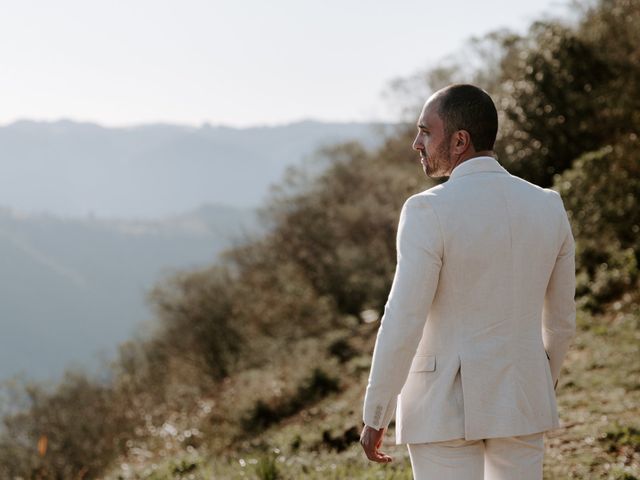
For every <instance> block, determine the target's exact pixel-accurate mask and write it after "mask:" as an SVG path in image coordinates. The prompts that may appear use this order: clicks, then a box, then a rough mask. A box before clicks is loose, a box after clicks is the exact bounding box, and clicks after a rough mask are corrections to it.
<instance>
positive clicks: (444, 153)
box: [412, 96, 451, 177]
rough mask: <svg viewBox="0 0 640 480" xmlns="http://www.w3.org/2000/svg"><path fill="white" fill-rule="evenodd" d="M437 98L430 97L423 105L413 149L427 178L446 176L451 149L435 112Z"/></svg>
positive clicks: (440, 120) (441, 123)
mask: <svg viewBox="0 0 640 480" xmlns="http://www.w3.org/2000/svg"><path fill="white" fill-rule="evenodd" d="M437 107H438V100H437V97H435V96H431V98H429V100H427V102H426V103H425V104H424V107H423V108H422V112H421V114H420V118H419V119H418V125H417V126H418V134H417V135H416V138H415V140H414V141H413V145H412V147H413V149H414V150H416V151H418V152H419V153H420V163H422V169H423V170H424V173H425V174H426V175H427V176H428V177H444V176H446V175H448V171H449V164H450V156H451V147H450V145H449V139H448V138H445V134H444V124H443V122H442V119H441V118H440V116H439V115H438V112H437Z"/></svg>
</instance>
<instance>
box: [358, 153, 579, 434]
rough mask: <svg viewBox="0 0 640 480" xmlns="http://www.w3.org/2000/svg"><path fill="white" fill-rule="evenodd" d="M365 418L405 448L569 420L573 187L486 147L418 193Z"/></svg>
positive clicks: (405, 210)
mask: <svg viewBox="0 0 640 480" xmlns="http://www.w3.org/2000/svg"><path fill="white" fill-rule="evenodd" d="M396 247H397V265H396V271H395V275H394V278H393V284H392V287H391V290H390V293H389V297H388V300H387V303H386V305H385V309H384V315H383V317H382V320H381V323H380V327H379V329H378V333H377V337H376V343H375V347H374V352H373V359H372V364H371V371H370V374H369V381H368V384H367V388H366V393H365V398H364V410H363V421H364V423H365V424H366V425H369V426H370V427H373V428H376V429H379V428H382V427H387V426H388V424H389V422H390V421H391V418H392V416H393V414H394V412H395V413H396V444H398V445H399V444H403V443H423V442H434V441H444V440H450V439H456V438H465V439H467V440H475V439H482V438H492V437H507V436H514V435H526V434H530V433H535V432H540V431H545V430H549V429H553V428H557V427H559V419H558V412H557V405H556V397H555V389H554V387H555V384H556V382H557V379H558V376H559V374H560V368H561V365H562V362H563V359H564V357H565V354H566V352H567V350H568V348H569V344H570V342H571V340H572V338H573V336H574V334H575V316H576V304H575V301H574V296H575V263H574V257H575V256H574V252H575V244H574V238H573V235H572V232H571V227H570V224H569V220H568V218H567V213H566V211H565V209H564V205H563V202H562V199H561V197H560V195H559V194H558V193H557V192H555V191H553V190H551V189H547V188H541V187H539V186H537V185H534V184H532V183H529V182H527V181H525V180H523V179H521V178H519V177H516V176H514V175H511V174H510V173H509V172H508V171H507V170H505V169H504V168H503V167H502V166H501V165H500V164H499V163H498V161H497V160H495V159H494V158H492V157H488V156H482V157H475V158H472V159H469V160H466V161H464V162H462V163H460V164H459V165H457V166H456V167H455V168H454V169H453V171H452V172H451V175H450V177H449V179H448V181H447V182H445V183H443V184H440V185H437V186H435V187H433V188H430V189H428V190H425V191H423V192H421V193H418V194H415V195H413V196H411V197H409V198H408V199H407V201H406V202H405V203H404V205H403V207H402V211H401V213H400V221H399V225H398V233H397V242H396Z"/></svg>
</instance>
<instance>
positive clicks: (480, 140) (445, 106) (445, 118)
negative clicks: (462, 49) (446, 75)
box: [437, 83, 498, 151]
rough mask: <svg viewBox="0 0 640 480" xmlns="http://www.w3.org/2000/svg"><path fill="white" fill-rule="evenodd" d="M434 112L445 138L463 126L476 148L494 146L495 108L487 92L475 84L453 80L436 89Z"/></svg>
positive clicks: (490, 148)
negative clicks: (451, 83) (442, 128)
mask: <svg viewBox="0 0 640 480" xmlns="http://www.w3.org/2000/svg"><path fill="white" fill-rule="evenodd" d="M437 98H438V100H437V101H438V104H437V112H438V115H439V116H440V118H441V119H442V123H443V124H444V134H445V137H446V139H447V140H448V139H450V138H451V135H452V134H453V132H455V131H457V130H466V131H467V132H469V135H470V136H471V143H473V148H474V149H475V150H476V151H480V150H493V144H494V143H495V141H496V135H497V133H498V112H497V111H496V106H495V105H494V104H493V100H491V97H490V96H489V94H488V93H487V92H485V91H484V90H482V89H481V88H478V87H476V86H475V85H470V84H464V83H456V84H453V85H449V86H447V87H445V88H443V89H442V90H440V92H439V93H438V97H437Z"/></svg>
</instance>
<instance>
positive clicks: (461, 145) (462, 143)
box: [452, 130, 473, 154]
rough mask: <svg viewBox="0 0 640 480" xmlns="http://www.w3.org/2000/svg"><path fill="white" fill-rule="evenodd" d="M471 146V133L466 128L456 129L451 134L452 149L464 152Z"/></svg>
mask: <svg viewBox="0 0 640 480" xmlns="http://www.w3.org/2000/svg"><path fill="white" fill-rule="evenodd" d="M470 147H471V148H473V147H472V146H471V135H469V132H467V131H466V130H458V131H457V132H456V133H455V134H454V135H453V146H452V148H453V151H454V153H457V154H463V153H465V152H466V151H467V150H468V149H469V148H470Z"/></svg>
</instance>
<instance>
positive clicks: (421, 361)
mask: <svg viewBox="0 0 640 480" xmlns="http://www.w3.org/2000/svg"><path fill="white" fill-rule="evenodd" d="M435 369H436V356H435V355H416V356H415V357H413V362H411V368H410V369H409V371H410V372H433V371H434V370H435Z"/></svg>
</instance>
